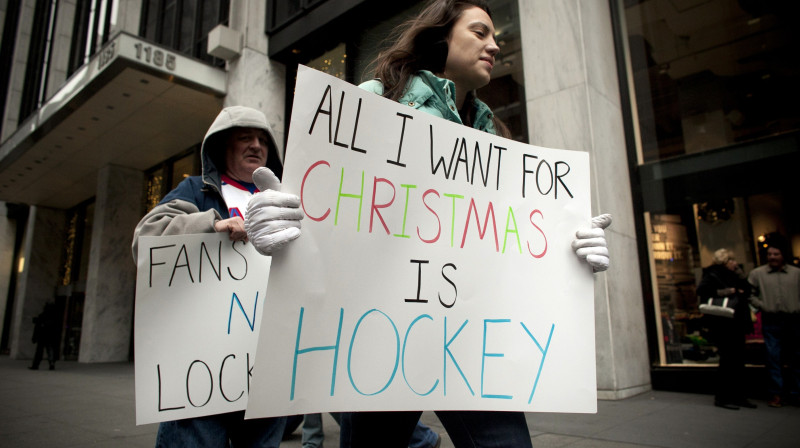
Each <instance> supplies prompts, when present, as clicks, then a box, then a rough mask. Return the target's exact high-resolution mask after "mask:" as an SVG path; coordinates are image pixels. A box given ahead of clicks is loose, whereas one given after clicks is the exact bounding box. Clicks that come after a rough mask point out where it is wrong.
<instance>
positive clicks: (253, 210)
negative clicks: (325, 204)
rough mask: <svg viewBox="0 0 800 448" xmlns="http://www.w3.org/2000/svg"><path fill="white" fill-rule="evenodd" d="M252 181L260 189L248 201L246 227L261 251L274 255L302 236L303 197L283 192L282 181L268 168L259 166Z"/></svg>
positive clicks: (251, 239)
mask: <svg viewBox="0 0 800 448" xmlns="http://www.w3.org/2000/svg"><path fill="white" fill-rule="evenodd" d="M253 183H255V184H256V186H257V187H258V189H259V190H260V192H259V193H256V194H255V195H253V197H252V198H250V202H248V203H247V213H246V214H245V215H246V216H247V218H246V219H245V221H244V228H245V230H247V237H248V238H249V239H250V242H251V243H253V246H254V247H255V248H256V250H257V251H258V252H259V253H260V254H262V255H272V254H273V252H275V251H276V250H279V249H281V248H282V247H283V246H284V245H286V243H288V242H290V241H292V240H294V239H296V238H297V237H298V236H300V220H301V219H303V216H304V215H303V211H302V210H301V209H300V198H299V197H297V196H295V195H293V194H289V193H281V191H280V189H281V182H280V181H279V180H278V178H277V177H276V176H275V174H273V173H272V171H270V170H269V169H268V168H264V167H261V168H258V169H256V170H255V172H254V173H253Z"/></svg>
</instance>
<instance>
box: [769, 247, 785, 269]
mask: <svg viewBox="0 0 800 448" xmlns="http://www.w3.org/2000/svg"><path fill="white" fill-rule="evenodd" d="M767 264H768V265H769V267H771V268H779V267H781V266H783V254H781V251H780V250H778V249H776V248H774V247H769V248H767Z"/></svg>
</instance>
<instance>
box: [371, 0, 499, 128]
mask: <svg viewBox="0 0 800 448" xmlns="http://www.w3.org/2000/svg"><path fill="white" fill-rule="evenodd" d="M474 6H477V7H478V8H481V9H482V10H484V11H485V12H486V14H488V15H489V18H491V17H492V12H491V10H490V9H489V5H488V4H487V3H486V2H485V1H484V0H431V1H429V2H428V4H427V5H426V6H425V8H423V10H422V11H421V12H420V13H419V14H417V15H416V16H415V17H412V18H410V19H408V20H406V21H405V22H403V23H402V24H401V25H400V26H398V27H397V28H395V29H394V30H393V31H392V32H391V33H390V34H389V36H388V37H387V42H389V43H390V44H389V47H388V48H386V49H385V50H384V51H381V52H380V53H379V54H378V56H377V57H376V58H375V60H374V61H372V64H371V67H374V70H375V71H374V74H375V76H374V77H375V78H378V79H380V80H381V82H382V83H383V96H384V97H386V98H389V99H391V100H394V101H397V100H399V99H400V97H401V96H403V92H404V90H405V87H406V84H408V81H409V79H411V77H412V76H414V75H415V74H416V73H417V72H418V71H420V70H429V71H431V72H432V73H442V72H444V66H445V63H446V62H447V37H448V36H449V35H450V31H451V30H452V29H453V24H455V22H456V21H457V20H458V18H459V17H461V14H462V12H463V11H464V10H465V9H468V8H471V7H474ZM473 98H474V96H473V94H472V92H468V94H467V98H466V101H465V103H464V104H465V107H464V110H463V111H462V113H461V115H462V120H463V121H464V124H466V125H468V126H471V125H472V122H473V119H474V115H475V107H474V106H473ZM492 120H493V121H494V125H495V130H496V131H497V133H498V134H499V135H501V136H503V137H508V136H509V134H510V132H509V131H508V128H507V127H506V125H505V124H503V122H502V121H500V120H499V119H497V117H494V118H493V119H492Z"/></svg>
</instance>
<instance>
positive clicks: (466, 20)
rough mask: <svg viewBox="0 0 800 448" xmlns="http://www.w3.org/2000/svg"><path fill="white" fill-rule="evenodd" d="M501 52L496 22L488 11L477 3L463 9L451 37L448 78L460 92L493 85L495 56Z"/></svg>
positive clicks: (447, 64) (447, 66)
mask: <svg viewBox="0 0 800 448" xmlns="http://www.w3.org/2000/svg"><path fill="white" fill-rule="evenodd" d="M499 51H500V48H499V47H498V46H497V43H496V42H495V40H494V24H493V23H492V19H491V18H489V15H488V14H486V11H484V10H482V9H481V8H478V7H477V6H473V7H471V8H469V9H465V10H464V11H462V13H461V16H460V17H459V18H458V19H457V20H456V22H455V23H454V24H453V29H451V30H450V35H449V36H448V37H447V61H446V62H445V66H444V76H445V78H447V79H449V80H451V81H453V83H455V85H456V89H457V90H459V93H461V94H463V93H465V92H467V91H471V90H475V89H478V88H480V87H483V86H485V85H486V84H489V81H490V80H491V75H492V68H493V67H494V57H495V55H497V53H498V52H499Z"/></svg>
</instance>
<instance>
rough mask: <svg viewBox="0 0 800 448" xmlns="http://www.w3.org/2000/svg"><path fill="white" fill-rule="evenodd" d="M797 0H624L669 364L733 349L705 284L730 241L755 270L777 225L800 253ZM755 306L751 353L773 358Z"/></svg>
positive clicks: (662, 361)
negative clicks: (719, 336) (708, 306)
mask: <svg viewBox="0 0 800 448" xmlns="http://www.w3.org/2000/svg"><path fill="white" fill-rule="evenodd" d="M790 3H791V2H743V1H738V0H686V1H680V2H676V1H670V0H618V5H620V6H621V9H620V11H622V16H623V21H624V30H625V32H627V36H625V39H624V40H625V42H626V46H627V53H626V58H627V60H626V63H627V75H628V76H629V85H631V90H630V92H628V94H629V97H630V100H631V112H632V129H633V132H632V133H631V135H632V137H633V138H632V139H631V143H629V147H630V151H631V154H632V156H631V159H632V160H636V162H638V163H637V164H636V165H635V166H634V167H633V172H634V179H635V180H636V181H637V182H638V186H637V188H636V191H637V192H640V195H639V197H638V198H637V199H638V200H640V201H641V202H640V206H641V208H642V211H643V212H644V213H643V217H642V220H643V224H644V226H643V227H644V229H645V231H646V233H647V239H646V242H645V241H642V243H643V244H646V245H647V256H648V260H649V269H647V270H646V271H649V278H647V276H646V278H645V279H644V283H645V284H646V285H647V286H648V287H649V288H650V291H649V292H650V293H651V294H652V310H653V312H652V317H651V319H652V321H651V322H650V323H652V326H651V330H652V329H654V331H653V336H654V337H655V339H654V340H651V342H652V344H651V347H652V348H653V353H654V364H656V365H660V366H675V365H701V366H702V365H717V363H718V362H719V356H718V350H717V346H716V341H715V335H714V334H713V332H712V331H710V329H709V326H708V319H707V318H704V316H703V314H702V313H700V311H699V309H698V303H699V301H700V300H702V299H703V298H702V297H698V295H697V285H698V283H699V282H700V280H701V278H702V275H703V269H704V268H707V267H709V266H710V265H711V264H712V263H713V254H714V252H715V251H716V250H717V249H721V248H725V249H728V250H731V251H733V252H734V254H735V257H736V260H737V262H738V263H739V265H740V267H741V269H742V274H743V275H747V274H748V273H749V272H750V271H751V270H752V269H753V268H755V267H757V266H759V265H761V264H764V263H765V262H766V260H765V257H764V247H763V244H764V242H765V241H766V240H767V239H769V238H771V237H774V235H780V236H782V237H785V238H788V239H789V240H790V242H791V245H792V249H793V251H794V253H795V254H798V253H800V213H798V212H795V211H794V210H796V209H797V208H798V207H800V204H799V203H798V202H800V201H798V200H797V199H796V198H795V195H794V193H793V192H794V190H795V189H796V186H795V185H794V183H795V182H794V181H793V180H792V179H793V178H794V176H795V175H796V174H795V173H794V171H795V170H796V166H798V161H799V159H800V148H798V141H800V140H798V139H797V135H799V134H798V131H800V113H799V112H798V111H797V110H796V109H795V108H793V107H792V106H791V105H793V104H795V103H796V102H797V100H798V99H800V89H797V88H796V87H795V86H796V83H797V81H799V80H800V64H798V62H797V58H796V57H795V56H794V50H793V49H794V47H795V43H797V41H798V31H797V29H796V26H794V23H793V22H794V21H796V16H795V15H793V14H788V12H789V10H790V9H791V6H790ZM787 261H788V262H790V263H794V264H795V265H797V264H798V262H799V260H798V259H797V258H794V259H793V260H787ZM752 318H753V320H754V326H755V331H754V332H753V333H751V334H749V335H747V350H746V363H748V364H751V365H763V362H764V346H763V338H762V336H761V332H760V316H759V315H758V313H753V315H752Z"/></svg>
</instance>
